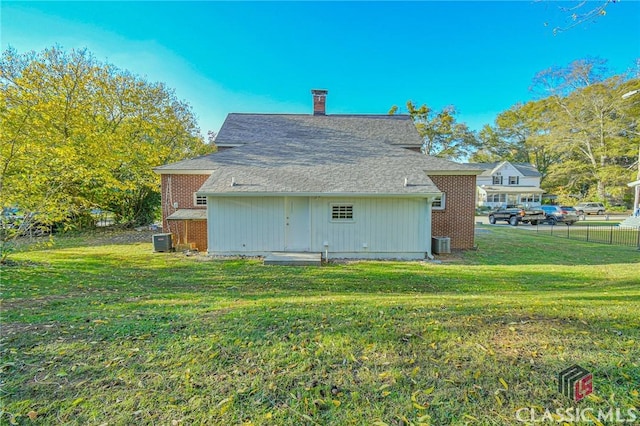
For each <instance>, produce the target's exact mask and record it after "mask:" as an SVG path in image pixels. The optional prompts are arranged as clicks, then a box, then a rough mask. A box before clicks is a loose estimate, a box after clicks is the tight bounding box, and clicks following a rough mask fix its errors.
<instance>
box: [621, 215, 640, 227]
mask: <svg viewBox="0 0 640 426" xmlns="http://www.w3.org/2000/svg"><path fill="white" fill-rule="evenodd" d="M618 226H619V227H620V228H640V216H629V217H628V218H626V219H625V220H623V221H622V222H620V225H618Z"/></svg>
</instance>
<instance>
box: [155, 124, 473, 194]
mask: <svg viewBox="0 0 640 426" xmlns="http://www.w3.org/2000/svg"><path fill="white" fill-rule="evenodd" d="M216 143H221V144H226V145H238V146H237V147H235V148H232V149H228V150H224V151H220V152H218V153H215V154H211V155H208V156H203V157H198V158H196V159H193V160H185V161H182V162H179V163H174V164H170V165H166V166H162V167H159V168H157V169H156V170H157V171H158V172H160V173H162V172H163V171H175V170H194V169H197V170H212V171H213V172H212V173H211V176H210V177H209V179H208V180H207V181H206V182H205V183H204V185H203V186H202V187H201V188H200V190H199V191H198V193H199V194H201V195H206V194H210V195H213V194H227V195H230V194H242V193H245V194H249V193H308V194H318V193H333V194H345V193H350V194H365V195H366V194H378V195H380V194H397V195H400V194H403V195H412V194H413V195H420V194H428V193H439V192H440V191H439V189H438V188H437V187H436V186H435V185H434V184H433V182H432V181H431V179H429V177H428V176H427V174H428V173H429V172H433V173H434V174H442V172H447V173H452V174H457V173H460V174H476V172H475V171H477V168H475V167H471V166H467V165H463V164H458V163H454V162H451V161H447V160H444V159H440V158H435V157H428V156H426V155H424V154H421V153H418V152H415V151H410V150H408V149H405V148H402V146H416V145H417V146H420V137H419V135H418V132H417V131H416V129H415V126H414V125H413V122H412V121H411V118H410V117H409V116H389V115H380V116H352V115H349V116H334V115H329V116H312V115H269V114H230V115H229V117H227V120H225V122H224V124H223V126H222V129H220V133H219V135H218V137H217V139H216ZM405 178H406V179H407V181H408V185H407V186H405V184H404V183H405ZM232 181H233V182H235V185H232Z"/></svg>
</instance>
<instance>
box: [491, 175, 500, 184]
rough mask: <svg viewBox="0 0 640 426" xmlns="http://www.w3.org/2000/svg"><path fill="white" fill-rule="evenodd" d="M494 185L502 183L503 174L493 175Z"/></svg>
mask: <svg viewBox="0 0 640 426" xmlns="http://www.w3.org/2000/svg"><path fill="white" fill-rule="evenodd" d="M493 184H494V185H502V176H494V177H493Z"/></svg>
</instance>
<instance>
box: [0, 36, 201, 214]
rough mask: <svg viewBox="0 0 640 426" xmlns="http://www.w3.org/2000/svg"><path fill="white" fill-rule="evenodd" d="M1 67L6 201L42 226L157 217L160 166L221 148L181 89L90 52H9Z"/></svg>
mask: <svg viewBox="0 0 640 426" xmlns="http://www.w3.org/2000/svg"><path fill="white" fill-rule="evenodd" d="M0 72H1V74H0V119H1V120H2V132H1V133H0V206H2V207H18V208H19V209H20V210H21V211H23V212H29V213H36V214H37V218H38V221H40V222H42V223H46V224H51V223H54V222H59V221H63V222H67V223H68V222H69V221H70V220H71V221H73V220H74V219H76V220H77V219H78V218H80V217H83V216H86V215H87V214H88V212H89V211H90V209H104V210H108V211H111V212H114V213H115V215H116V219H117V220H118V221H119V222H120V223H124V224H144V223H148V222H149V221H151V220H152V219H153V218H154V216H155V214H156V212H157V209H158V206H159V201H158V200H159V178H158V176H157V175H156V174H155V173H154V172H153V170H152V168H153V167H154V166H158V165H161V164H164V163H166V162H169V161H177V160H180V159H183V158H186V157H191V156H194V155H199V154H203V153H205V152H208V151H209V150H210V149H211V148H210V147H209V146H208V145H206V144H205V143H204V141H203V139H202V137H201V135H200V134H199V129H198V126H197V123H196V120H195V117H194V114H193V112H192V111H191V107H190V106H189V105H188V104H187V103H185V102H183V101H181V100H179V99H177V97H176V95H175V93H174V92H173V91H172V90H171V89H169V88H167V87H166V86H165V85H164V84H162V83H149V82H147V81H146V80H144V79H142V78H140V77H138V76H135V75H134V74H132V73H130V72H128V71H124V70H121V69H118V68H116V67H115V66H113V65H111V64H107V63H103V62H100V61H98V60H97V59H96V58H94V57H93V56H92V55H91V53H89V52H88V51H87V50H71V51H70V52H66V51H64V50H62V49H61V48H59V47H53V48H50V49H46V50H44V51H42V52H39V53H35V52H30V53H25V54H20V53H18V52H17V51H16V50H14V49H12V48H9V49H7V50H5V51H4V52H3V53H2V59H1V63H0Z"/></svg>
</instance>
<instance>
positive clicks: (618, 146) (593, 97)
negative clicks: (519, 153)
mask: <svg viewBox="0 0 640 426" xmlns="http://www.w3.org/2000/svg"><path fill="white" fill-rule="evenodd" d="M535 83H536V85H537V87H541V88H543V89H544V90H545V91H546V93H548V94H549V96H548V98H547V99H546V100H545V101H546V102H548V103H549V105H552V106H553V108H554V111H555V112H554V119H553V122H552V128H551V133H550V136H551V137H552V138H553V139H554V143H553V149H554V150H555V151H556V153H558V155H559V158H560V159H561V162H556V163H554V164H553V165H552V167H551V171H552V172H553V174H554V175H555V176H556V178H557V177H563V176H564V180H565V181H568V180H569V179H573V181H574V182H579V185H580V186H581V187H582V188H583V189H587V191H586V193H585V192H584V191H583V193H584V194H585V195H586V194H589V195H591V196H594V197H596V198H598V199H600V200H608V199H612V198H618V199H619V198H622V197H623V195H624V192H626V191H627V190H626V188H625V187H624V184H625V183H626V182H628V181H629V180H630V179H629V178H630V177H631V176H630V173H629V167H630V165H631V164H633V162H634V160H635V157H636V154H637V143H638V135H637V134H636V135H633V134H631V133H630V132H629V130H630V129H634V128H637V120H638V117H637V114H634V113H633V112H632V110H630V109H629V107H628V105H627V104H626V103H625V102H624V100H623V99H622V93H624V92H623V91H624V90H626V89H625V88H628V87H638V85H639V84H640V80H638V79H631V80H627V79H625V78H624V76H612V77H609V76H608V71H607V69H606V66H605V62H604V61H601V60H579V61H575V62H573V63H571V64H570V65H569V66H567V67H566V68H554V69H549V70H545V71H543V72H541V73H539V74H538V75H537V77H536V79H535ZM572 165H573V166H574V167H571V166H572ZM560 180H562V179H560Z"/></svg>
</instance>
